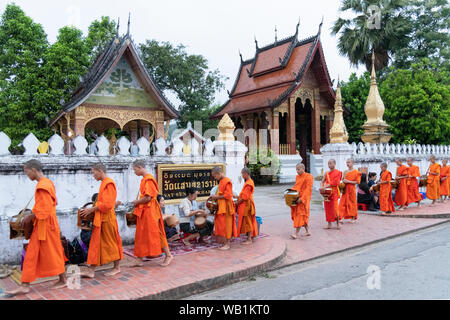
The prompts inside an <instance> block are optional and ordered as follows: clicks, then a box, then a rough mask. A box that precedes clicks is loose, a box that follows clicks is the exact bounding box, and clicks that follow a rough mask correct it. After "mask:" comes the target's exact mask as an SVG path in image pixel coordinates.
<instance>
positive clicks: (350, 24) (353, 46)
mask: <svg viewBox="0 0 450 320" xmlns="http://www.w3.org/2000/svg"><path fill="white" fill-rule="evenodd" d="M410 5H411V1H410V0H342V2H341V7H340V8H339V11H340V12H342V13H344V12H348V11H350V10H351V12H353V13H354V14H355V15H356V16H355V17H354V18H353V19H344V18H341V17H339V18H338V20H337V21H335V23H334V26H333V27H332V28H331V31H332V34H333V35H337V34H340V36H339V40H338V50H339V53H340V54H341V55H344V56H347V57H348V58H349V60H350V63H351V64H352V65H353V66H358V65H359V64H365V65H366V68H367V70H368V71H370V69H371V62H372V61H371V55H372V51H374V52H375V69H376V70H380V69H382V68H384V67H386V66H388V65H389V59H390V57H391V55H392V54H393V52H395V50H396V49H400V48H403V47H405V46H407V44H408V42H409V39H408V36H407V35H408V34H409V33H410V31H411V22H410V21H409V20H408V19H407V18H406V15H402V14H403V13H404V12H406V10H408V7H409V6H410ZM371 6H377V7H378V8H379V12H380V13H381V15H380V21H379V22H380V23H379V27H380V28H377V27H378V26H376V27H373V26H371V25H369V24H368V21H373V19H371V18H372V17H373V15H372V14H373V11H372V10H371Z"/></svg>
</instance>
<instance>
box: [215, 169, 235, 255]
mask: <svg viewBox="0 0 450 320" xmlns="http://www.w3.org/2000/svg"><path fill="white" fill-rule="evenodd" d="M211 174H212V176H213V177H214V179H216V180H217V181H219V188H218V190H217V192H218V193H217V194H214V195H212V196H211V198H212V199H213V200H217V204H218V209H217V212H216V216H215V219H214V234H215V236H216V237H221V238H225V243H224V245H223V246H222V247H220V248H219V249H220V250H229V249H230V243H231V238H232V237H235V238H237V237H238V232H237V228H236V209H235V207H234V201H233V184H232V182H231V180H230V179H229V178H227V177H225V175H224V174H223V171H222V168H221V167H214V168H213V169H212V171H211Z"/></svg>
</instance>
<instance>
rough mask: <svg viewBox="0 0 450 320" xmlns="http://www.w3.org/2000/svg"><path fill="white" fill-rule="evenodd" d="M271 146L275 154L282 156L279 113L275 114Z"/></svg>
mask: <svg viewBox="0 0 450 320" xmlns="http://www.w3.org/2000/svg"><path fill="white" fill-rule="evenodd" d="M270 145H271V147H272V150H273V151H274V152H275V154H280V113H279V112H278V111H274V112H273V118H272V130H271V133H270Z"/></svg>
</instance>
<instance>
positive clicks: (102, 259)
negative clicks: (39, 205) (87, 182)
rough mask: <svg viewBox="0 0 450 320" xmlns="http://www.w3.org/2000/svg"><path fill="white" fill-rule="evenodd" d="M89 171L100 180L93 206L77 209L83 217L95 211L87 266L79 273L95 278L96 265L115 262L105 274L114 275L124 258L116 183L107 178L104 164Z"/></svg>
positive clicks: (94, 166)
mask: <svg viewBox="0 0 450 320" xmlns="http://www.w3.org/2000/svg"><path fill="white" fill-rule="evenodd" d="M91 171H92V174H93V176H94V179H95V180H97V181H101V182H102V183H101V185H100V190H99V192H98V196H97V202H96V203H95V206H94V207H92V208H87V209H83V210H81V212H80V215H81V217H82V218H85V217H87V216H89V215H90V214H92V213H94V223H93V225H94V229H93V230H92V235H91V241H90V243H89V252H88V258H87V264H89V265H90V267H89V269H88V270H87V271H84V272H82V273H81V276H82V277H86V278H94V276H95V267H96V266H102V265H105V264H108V263H111V262H114V267H113V269H112V270H111V271H110V272H107V273H105V276H113V275H115V274H118V273H119V272H120V260H122V259H123V249H122V239H121V238H120V235H119V226H118V224H117V218H116V212H115V210H114V209H115V206H116V197H117V190H116V184H115V183H114V181H113V180H112V179H111V178H108V177H107V175H106V167H105V166H104V165H103V164H101V163H97V164H95V165H93V166H92V169H91Z"/></svg>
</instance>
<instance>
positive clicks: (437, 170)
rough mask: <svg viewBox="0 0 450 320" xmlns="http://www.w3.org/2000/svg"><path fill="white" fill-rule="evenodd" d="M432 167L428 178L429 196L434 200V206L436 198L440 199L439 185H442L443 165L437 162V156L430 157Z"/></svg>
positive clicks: (432, 204)
mask: <svg viewBox="0 0 450 320" xmlns="http://www.w3.org/2000/svg"><path fill="white" fill-rule="evenodd" d="M430 162H431V164H430V168H429V169H428V173H429V174H428V179H427V193H426V195H427V198H428V199H431V200H433V202H432V203H431V205H430V206H434V204H435V203H436V200H437V199H439V186H440V174H441V166H440V165H439V163H436V157H435V156H431V157H430Z"/></svg>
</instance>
